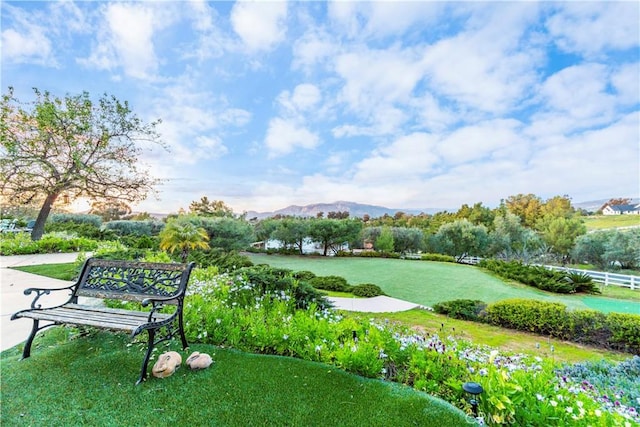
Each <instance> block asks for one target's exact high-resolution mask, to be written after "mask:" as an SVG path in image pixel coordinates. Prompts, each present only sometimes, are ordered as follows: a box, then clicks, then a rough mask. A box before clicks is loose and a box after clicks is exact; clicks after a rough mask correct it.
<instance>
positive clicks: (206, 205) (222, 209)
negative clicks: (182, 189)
mask: <svg viewBox="0 0 640 427" xmlns="http://www.w3.org/2000/svg"><path fill="white" fill-rule="evenodd" d="M189 211H190V212H191V213H194V214H196V215H199V216H214V217H229V218H232V217H233V209H231V208H230V207H229V206H227V205H226V204H225V203H224V202H223V201H222V200H209V198H208V197H207V196H203V197H201V198H200V201H199V202H198V201H193V202H191V204H190V205H189Z"/></svg>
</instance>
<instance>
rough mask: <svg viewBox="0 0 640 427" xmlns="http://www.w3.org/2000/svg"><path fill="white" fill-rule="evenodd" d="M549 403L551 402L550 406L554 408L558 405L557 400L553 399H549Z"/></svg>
mask: <svg viewBox="0 0 640 427" xmlns="http://www.w3.org/2000/svg"><path fill="white" fill-rule="evenodd" d="M549 403H550V404H551V406H553V407H554V408H555V407H556V406H558V402H556V401H555V400H551V401H549Z"/></svg>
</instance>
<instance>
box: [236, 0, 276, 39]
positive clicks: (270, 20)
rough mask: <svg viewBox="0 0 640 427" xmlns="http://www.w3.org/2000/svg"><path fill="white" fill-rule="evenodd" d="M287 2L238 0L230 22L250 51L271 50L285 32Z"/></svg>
mask: <svg viewBox="0 0 640 427" xmlns="http://www.w3.org/2000/svg"><path fill="white" fill-rule="evenodd" d="M286 17H287V3H286V2H282V1H275V2H252V1H238V2H236V3H235V4H234V5H233V9H232V10H231V24H232V25H233V29H234V31H235V32H236V34H238V36H240V38H241V39H242V41H243V42H244V44H245V45H246V46H247V48H248V49H249V50H250V51H261V50H271V49H273V48H274V46H276V45H277V44H278V43H280V42H282V41H283V40H284V38H285V34H286V25H285V19H286Z"/></svg>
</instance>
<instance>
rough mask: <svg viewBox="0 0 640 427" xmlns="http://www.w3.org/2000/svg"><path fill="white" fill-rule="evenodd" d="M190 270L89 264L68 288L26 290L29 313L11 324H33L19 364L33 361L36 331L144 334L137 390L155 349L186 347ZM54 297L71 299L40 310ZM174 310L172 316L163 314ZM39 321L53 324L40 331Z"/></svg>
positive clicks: (125, 263) (122, 263)
mask: <svg viewBox="0 0 640 427" xmlns="http://www.w3.org/2000/svg"><path fill="white" fill-rule="evenodd" d="M193 266H194V264H193V263H190V264H169V263H149V262H131V261H114V260H101V259H95V258H89V259H88V260H87V261H86V262H85V263H84V266H83V267H82V272H81V273H80V278H79V279H78V281H77V282H76V283H74V284H72V285H70V286H67V287H64V288H56V289H46V288H29V289H26V290H25V291H24V294H25V295H30V294H31V293H32V292H35V293H36V295H35V298H34V300H33V302H32V303H31V308H30V309H26V310H22V311H18V312H17V313H14V314H13V316H11V320H15V319H19V318H28V319H33V327H32V329H31V334H30V335H29V338H27V341H26V343H25V346H24V350H23V352H22V358H23V359H26V358H28V357H29V356H30V355H31V344H32V343H33V339H34V337H35V335H36V334H37V333H38V331H40V330H42V329H44V328H47V327H50V326H53V325H75V326H92V327H96V328H100V329H107V330H115V331H126V332H130V333H131V338H133V337H135V336H136V335H138V334H140V333H142V332H143V331H147V333H148V347H147V352H146V354H145V357H144V361H143V362H142V370H141V372H140V377H139V378H138V381H137V382H136V384H140V383H141V382H142V381H144V380H145V378H146V376H147V366H148V364H149V358H150V357H151V352H152V351H153V348H154V347H155V346H156V345H158V344H159V343H161V342H163V341H167V340H170V339H172V338H173V337H174V336H176V334H178V335H179V336H180V339H181V340H182V347H183V349H186V348H187V347H188V344H187V339H186V337H185V334H184V325H183V319H182V312H183V305H184V297H185V293H186V289H187V282H188V281H189V276H190V274H191V270H192V269H193ZM53 291H69V293H70V297H69V299H68V300H67V301H66V302H65V303H63V304H61V305H58V306H55V307H49V308H42V306H41V303H40V302H39V300H40V297H42V296H43V295H49V294H50V293H51V292H53ZM78 297H89V298H100V299H102V300H104V299H115V300H121V301H136V302H139V303H141V304H142V306H143V307H147V306H150V309H151V311H134V310H125V309H116V308H107V307H104V304H101V305H95V304H92V305H89V304H79V303H78ZM167 305H169V306H175V308H174V309H173V310H171V311H172V312H171V313H166V312H165V310H161V309H162V308H163V307H165V306H167ZM40 321H48V322H52V323H49V324H46V325H44V326H40Z"/></svg>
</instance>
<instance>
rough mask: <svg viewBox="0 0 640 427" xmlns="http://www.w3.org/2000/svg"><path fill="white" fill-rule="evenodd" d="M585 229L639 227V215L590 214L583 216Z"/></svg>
mask: <svg viewBox="0 0 640 427" xmlns="http://www.w3.org/2000/svg"><path fill="white" fill-rule="evenodd" d="M582 219H584V224H585V225H586V226H587V230H602V229H607V228H617V227H634V226H635V227H640V215H592V216H584V217H582Z"/></svg>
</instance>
